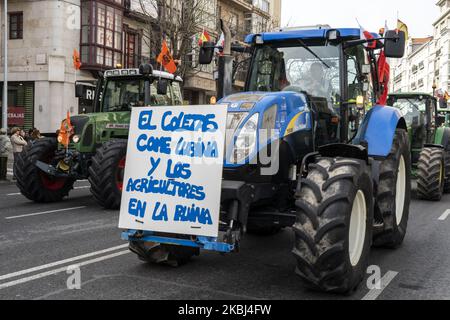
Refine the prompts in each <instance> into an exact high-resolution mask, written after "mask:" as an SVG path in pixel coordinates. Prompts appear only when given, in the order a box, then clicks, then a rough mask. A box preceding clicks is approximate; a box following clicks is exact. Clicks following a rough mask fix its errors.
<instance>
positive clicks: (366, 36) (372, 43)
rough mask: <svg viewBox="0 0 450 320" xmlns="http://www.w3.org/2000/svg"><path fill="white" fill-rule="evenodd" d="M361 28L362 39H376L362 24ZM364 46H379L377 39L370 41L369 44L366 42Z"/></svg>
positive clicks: (372, 47)
mask: <svg viewBox="0 0 450 320" xmlns="http://www.w3.org/2000/svg"><path fill="white" fill-rule="evenodd" d="M359 29H360V34H361V39H366V40H372V39H374V40H375V37H374V36H373V35H372V34H371V33H370V32H369V31H367V30H366V29H364V28H363V27H362V26H361V25H360V26H359ZM364 46H365V47H366V48H369V49H375V48H376V47H377V42H376V41H369V42H368V43H367V44H364Z"/></svg>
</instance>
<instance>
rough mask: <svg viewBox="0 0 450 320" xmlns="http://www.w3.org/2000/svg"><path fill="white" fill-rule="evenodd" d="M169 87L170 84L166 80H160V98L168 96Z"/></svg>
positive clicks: (157, 86) (158, 91)
mask: <svg viewBox="0 0 450 320" xmlns="http://www.w3.org/2000/svg"><path fill="white" fill-rule="evenodd" d="M168 87H169V82H168V81H167V80H166V79H159V81H158V84H157V85H156V91H157V94H158V95H160V96H165V95H167V90H168Z"/></svg>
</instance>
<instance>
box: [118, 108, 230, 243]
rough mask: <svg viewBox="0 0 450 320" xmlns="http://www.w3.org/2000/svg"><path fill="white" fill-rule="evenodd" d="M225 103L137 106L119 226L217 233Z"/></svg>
mask: <svg viewBox="0 0 450 320" xmlns="http://www.w3.org/2000/svg"><path fill="white" fill-rule="evenodd" d="M226 118H227V107H226V106H225V105H215V106H211V105H209V106H190V107H185V106H177V107H145V108H133V111H132V114H131V122H130V132H129V137H128V151H127V159H126V168H125V175H124V182H123V194H122V204H121V209H120V219H119V228H121V229H133V230H144V231H154V232H162V233H172V234H185V235H197V236H207V237H217V236H218V230H219V214H220V194H221V184H222V169H223V158H224V155H223V153H224V141H225V130H226Z"/></svg>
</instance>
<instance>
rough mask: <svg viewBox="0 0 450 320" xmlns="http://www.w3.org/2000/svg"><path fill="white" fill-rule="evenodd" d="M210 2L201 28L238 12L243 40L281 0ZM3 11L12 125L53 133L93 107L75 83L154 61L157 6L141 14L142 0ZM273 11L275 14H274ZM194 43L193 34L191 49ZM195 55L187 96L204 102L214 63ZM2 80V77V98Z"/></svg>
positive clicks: (49, 3) (49, 0)
mask: <svg viewBox="0 0 450 320" xmlns="http://www.w3.org/2000/svg"><path fill="white" fill-rule="evenodd" d="M152 1H154V0H144V2H147V3H151V2H152ZM208 1H210V2H211V5H208V9H207V12H205V16H206V17H207V18H205V23H204V26H202V28H204V29H206V30H208V31H209V32H210V34H211V35H212V36H213V38H214V39H217V37H218V33H217V18H218V17H219V16H222V14H223V15H224V16H225V15H228V14H230V15H231V16H232V15H233V14H235V15H236V20H235V21H236V22H235V24H236V32H237V33H238V37H239V38H241V39H243V36H244V34H245V33H250V32H260V31H265V30H262V29H265V28H266V29H269V27H272V26H276V24H277V23H279V21H280V18H281V17H280V15H281V13H280V6H281V0H270V1H269V0H208ZM150 7H151V6H150ZM3 10H4V8H3V2H2V4H1V7H0V11H1V12H0V16H1V26H2V34H3V28H4V27H5V24H6V25H7V26H8V30H9V36H8V39H3V37H2V41H1V47H2V48H3V46H4V42H5V40H7V41H8V54H9V55H8V70H9V73H8V81H9V82H8V112H9V115H10V116H9V117H8V124H9V126H14V125H18V126H21V127H23V128H31V127H37V128H39V129H40V130H41V131H42V132H54V131H55V130H56V129H57V128H59V125H60V121H61V119H63V118H64V117H65V115H66V112H67V111H69V112H70V113H71V114H77V113H79V112H81V111H82V110H86V111H88V112H89V111H90V110H91V108H92V102H93V100H92V99H93V94H92V90H91V91H90V90H86V95H85V97H83V98H76V97H75V83H76V82H82V83H85V84H86V85H88V84H89V83H94V82H95V81H96V79H98V77H99V76H100V74H101V71H104V70H107V69H112V68H115V67H116V66H117V65H119V64H120V65H122V66H123V67H124V68H133V67H138V66H139V65H140V64H141V63H142V62H151V63H152V62H153V63H154V60H155V55H156V54H157V53H158V52H157V51H158V50H159V48H155V46H154V45H152V44H151V43H148V38H151V37H150V36H149V32H151V31H152V30H153V28H158V11H157V10H152V9H151V8H150V9H149V10H145V12H144V11H143V10H142V7H141V5H140V3H139V0H64V1H59V0H9V1H8V21H3ZM220 10H222V11H221V13H220V14H219V12H220ZM271 13H273V14H276V15H277V17H276V18H274V19H272V16H271ZM260 17H263V18H264V19H265V20H264V21H265V22H264V21H263V20H261V18H260ZM231 21H232V22H233V20H231ZM262 21H263V22H262ZM275 21H276V22H275ZM199 32H201V30H199ZM195 45H196V43H195V40H193V49H194V48H195ZM75 49H76V50H77V51H78V52H80V56H81V62H82V67H81V70H79V71H76V70H75V68H74V67H73V61H72V54H73V51H74V50H75ZM194 58H195V56H194V55H192V56H191V60H192V61H191V63H192V67H194V70H193V71H192V72H190V73H188V74H187V75H186V76H185V79H184V80H185V84H184V94H185V100H186V102H187V103H192V104H203V103H208V102H209V98H210V97H211V96H213V95H214V94H215V81H214V78H213V71H214V65H211V66H202V67H199V66H198V65H197V64H196V63H195V59H194ZM182 59H183V58H182ZM0 81H3V55H2V61H1V66H0ZM2 86H3V82H1V83H0V101H1V95H2V92H3V90H1V89H2ZM88 88H89V87H88ZM0 117H1V113H0Z"/></svg>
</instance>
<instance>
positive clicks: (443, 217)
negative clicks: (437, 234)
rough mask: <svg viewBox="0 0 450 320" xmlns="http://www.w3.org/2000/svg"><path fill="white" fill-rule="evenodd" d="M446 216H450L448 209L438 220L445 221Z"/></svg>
mask: <svg viewBox="0 0 450 320" xmlns="http://www.w3.org/2000/svg"><path fill="white" fill-rule="evenodd" d="M448 217H450V209H449V210H447V211H445V212H444V214H443V215H442V216H440V217H439V221H445V220H447V218H448Z"/></svg>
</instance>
